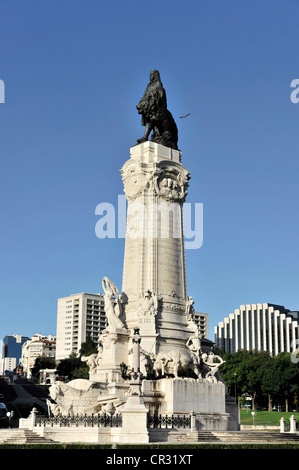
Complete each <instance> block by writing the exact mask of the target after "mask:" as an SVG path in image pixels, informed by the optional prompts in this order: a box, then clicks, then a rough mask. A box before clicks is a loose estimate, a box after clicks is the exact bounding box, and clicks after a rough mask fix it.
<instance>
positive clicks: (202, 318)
mask: <svg viewBox="0 0 299 470" xmlns="http://www.w3.org/2000/svg"><path fill="white" fill-rule="evenodd" d="M194 322H195V323H196V324H197V326H198V330H199V334H200V335H201V336H202V337H203V338H208V337H209V314H208V313H202V312H194Z"/></svg>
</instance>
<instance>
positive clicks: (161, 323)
mask: <svg viewBox="0 0 299 470" xmlns="http://www.w3.org/2000/svg"><path fill="white" fill-rule="evenodd" d="M137 110H138V113H139V114H141V116H142V125H144V126H145V133H144V136H143V137H142V138H140V139H138V141H137V144H136V145H135V146H133V147H132V148H131V149H130V158H129V160H128V161H126V162H125V163H124V165H123V167H122V169H121V175H122V180H123V184H124V192H125V195H126V198H127V202H128V212H127V231H126V241H125V252H124V265H123V280H122V293H121V294H120V293H119V290H118V288H117V287H116V286H115V285H114V284H113V282H112V281H110V280H109V279H108V278H107V277H104V278H103V280H102V287H103V290H104V293H105V311H106V315H107V319H108V326H107V328H106V330H104V331H103V332H102V335H101V338H100V346H99V352H98V354H96V355H92V356H91V357H89V358H84V360H85V361H86V362H87V363H88V364H89V366H90V380H89V381H86V382H87V383H81V382H80V384H79V385H80V387H81V389H82V390H83V391H84V393H85V395H86V397H87V398H86V401H87V403H88V407H86V413H88V412H93V413H94V412H95V410H98V412H101V410H102V411H103V410H105V409H107V407H108V408H109V407H110V409H111V408H112V409H113V410H115V411H117V412H118V413H122V414H123V430H122V432H123V437H121V438H120V439H123V440H128V439H129V440H130V441H134V440H135V441H136V442H137V441H138V442H148V433H147V430H146V416H147V414H149V415H155V414H168V415H171V414H182V415H184V414H188V413H189V414H190V412H191V411H192V412H193V413H194V415H195V416H196V418H197V423H198V429H206V430H216V429H217V430H228V429H237V428H238V423H237V422H236V421H235V420H233V419H232V417H231V415H230V413H229V412H228V408H227V405H226V386H225V384H224V383H223V381H222V379H221V377H220V375H219V370H218V369H219V367H220V365H221V363H222V361H221V360H220V358H219V357H218V356H215V355H213V354H212V353H210V354H207V353H203V351H202V348H201V337H200V335H199V331H198V328H197V325H196V323H195V321H194V307H193V304H194V302H193V299H192V297H190V296H188V294H187V282H186V265H185V247H184V231H183V204H184V201H185V199H186V196H187V190H188V184H189V180H190V174H189V172H188V170H187V169H186V168H185V167H184V166H183V164H182V154H181V151H180V150H179V149H178V147H177V142H178V131H177V126H176V123H175V122H174V119H173V117H172V114H171V113H170V111H169V110H168V109H167V100H166V93H165V90H164V88H163V85H162V83H161V79H160V74H159V72H158V71H157V70H153V71H151V73H150V82H149V84H148V86H147V88H146V90H145V93H144V96H143V97H142V98H141V100H140V102H139V103H138V104H137ZM149 139H150V140H149ZM66 385H67V386H68V389H69V390H71V391H72V388H73V387H74V384H72V382H70V383H69V384H66ZM75 385H78V384H75ZM55 393H56V395H55V396H57V393H58V391H57V387H56V389H55ZM70 394H71V392H70V393H69V394H68V396H70ZM95 394H97V397H96V401H95V403H94V406H92V403H91V402H90V398H91V397H94V396H95ZM79 395H80V394H78V387H77V388H76V391H75V392H74V401H76V399H77V398H76V397H78V396H79ZM81 395H82V394H81ZM81 395H80V396H81ZM85 395H84V396H85ZM58 401H59V400H58ZM59 403H60V408H61V409H62V408H63V406H62V405H61V400H60V401H59ZM73 408H74V409H78V406H77V407H76V406H75V404H74V405H73ZM56 410H57V409H56ZM129 428H130V433H129V434H128V429H129ZM128 436H129V437H128Z"/></svg>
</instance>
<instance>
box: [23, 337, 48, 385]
mask: <svg viewBox="0 0 299 470" xmlns="http://www.w3.org/2000/svg"><path fill="white" fill-rule="evenodd" d="M55 350H56V338H55V336H52V335H48V336H45V335H42V334H35V335H34V336H32V338H31V339H28V340H27V341H26V342H25V343H24V344H23V346H22V357H21V361H20V362H21V365H22V367H23V374H24V375H25V376H26V377H31V369H32V368H33V366H34V364H35V360H36V358H37V357H40V356H45V357H51V358H53V359H55Z"/></svg>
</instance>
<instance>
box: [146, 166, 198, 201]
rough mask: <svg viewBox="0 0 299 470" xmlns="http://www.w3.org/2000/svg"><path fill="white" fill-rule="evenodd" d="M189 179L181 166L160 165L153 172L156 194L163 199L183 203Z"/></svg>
mask: <svg viewBox="0 0 299 470" xmlns="http://www.w3.org/2000/svg"><path fill="white" fill-rule="evenodd" d="M189 179H190V175H189V173H188V172H187V171H186V170H185V169H184V168H182V167H181V166H179V167H170V166H169V165H168V166H167V167H166V166H160V167H158V168H157V169H156V172H155V179H154V184H155V189H156V194H157V195H158V196H160V197H161V198H162V199H164V200H165V201H169V202H180V203H183V202H184V201H185V199H186V196H187V189H188V182H189Z"/></svg>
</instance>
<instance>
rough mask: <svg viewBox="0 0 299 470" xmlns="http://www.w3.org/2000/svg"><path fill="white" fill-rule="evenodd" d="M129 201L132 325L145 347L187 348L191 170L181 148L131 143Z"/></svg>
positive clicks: (125, 171) (126, 273) (126, 173)
mask: <svg viewBox="0 0 299 470" xmlns="http://www.w3.org/2000/svg"><path fill="white" fill-rule="evenodd" d="M121 173H122V178H123V183H124V191H125V194H126V198H127V201H128V214H127V232H126V243H125V255H124V267H123V285H122V291H123V292H124V293H125V294H126V296H127V304H126V306H125V317H126V325H127V327H128V328H130V329H133V328H136V327H138V328H139V329H140V335H141V338H142V342H141V348H143V349H145V350H146V351H147V352H151V353H154V354H157V353H158V352H159V351H161V350H165V351H166V350H169V349H170V348H172V349H173V347H182V348H185V344H186V341H187V339H188V337H189V336H190V328H188V322H187V319H186V304H187V287H186V267H185V247H184V231H183V203H184V201H185V198H186V195H187V187H188V181H189V178H190V175H189V173H188V171H187V170H186V168H184V166H183V165H182V164H181V152H180V151H179V150H174V149H171V148H167V147H165V146H163V145H160V144H157V143H154V142H151V141H147V142H144V143H142V144H140V145H137V146H135V147H133V148H131V155H130V159H129V160H128V161H127V162H126V163H125V164H124V166H123V168H122V169H121Z"/></svg>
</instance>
